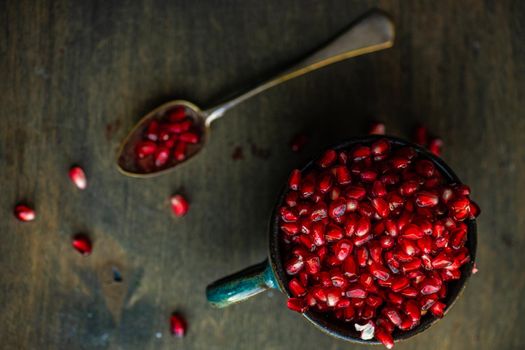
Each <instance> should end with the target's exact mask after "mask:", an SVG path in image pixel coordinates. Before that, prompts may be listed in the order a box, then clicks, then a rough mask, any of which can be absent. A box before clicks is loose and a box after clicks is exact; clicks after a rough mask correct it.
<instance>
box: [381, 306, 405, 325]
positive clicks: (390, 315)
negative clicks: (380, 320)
mask: <svg viewBox="0 0 525 350" xmlns="http://www.w3.org/2000/svg"><path fill="white" fill-rule="evenodd" d="M383 314H384V315H385V316H386V318H387V319H388V320H389V321H390V322H392V323H393V324H395V325H396V326H399V325H400V324H401V315H399V313H398V312H397V310H395V309H394V308H391V307H385V308H384V309H383Z"/></svg>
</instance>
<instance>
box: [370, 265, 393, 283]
mask: <svg viewBox="0 0 525 350" xmlns="http://www.w3.org/2000/svg"><path fill="white" fill-rule="evenodd" d="M368 271H369V272H370V273H371V274H372V276H374V277H375V278H377V279H379V280H381V281H386V280H388V278H389V277H390V274H389V273H388V270H387V269H385V268H384V267H383V265H381V264H378V263H376V262H373V263H372V264H370V265H369V266H368Z"/></svg>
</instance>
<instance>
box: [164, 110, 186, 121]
mask: <svg viewBox="0 0 525 350" xmlns="http://www.w3.org/2000/svg"><path fill="white" fill-rule="evenodd" d="M184 118H186V108H185V107H183V106H177V107H175V108H173V109H171V110H170V111H168V120H169V121H170V122H172V123H173V122H178V121H181V120H183V119H184Z"/></svg>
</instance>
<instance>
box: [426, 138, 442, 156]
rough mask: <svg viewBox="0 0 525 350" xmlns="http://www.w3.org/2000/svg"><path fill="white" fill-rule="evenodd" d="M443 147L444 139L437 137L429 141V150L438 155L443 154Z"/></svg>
mask: <svg viewBox="0 0 525 350" xmlns="http://www.w3.org/2000/svg"><path fill="white" fill-rule="evenodd" d="M442 148H443V140H441V139H440V138H438V137H436V138H433V139H432V140H430V142H429V143H428V150H429V151H430V152H431V153H433V154H434V155H436V156H438V157H439V156H441V150H442Z"/></svg>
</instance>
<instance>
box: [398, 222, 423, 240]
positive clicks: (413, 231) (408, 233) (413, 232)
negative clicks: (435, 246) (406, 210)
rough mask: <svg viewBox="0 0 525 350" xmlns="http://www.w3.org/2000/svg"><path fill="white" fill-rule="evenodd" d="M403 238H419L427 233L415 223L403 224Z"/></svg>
mask: <svg viewBox="0 0 525 350" xmlns="http://www.w3.org/2000/svg"><path fill="white" fill-rule="evenodd" d="M402 236H403V238H406V239H412V240H417V239H421V238H423V237H424V236H425V233H424V232H423V231H422V230H421V229H420V228H419V226H416V225H414V224H408V225H404V226H403V233H402Z"/></svg>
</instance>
